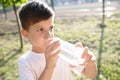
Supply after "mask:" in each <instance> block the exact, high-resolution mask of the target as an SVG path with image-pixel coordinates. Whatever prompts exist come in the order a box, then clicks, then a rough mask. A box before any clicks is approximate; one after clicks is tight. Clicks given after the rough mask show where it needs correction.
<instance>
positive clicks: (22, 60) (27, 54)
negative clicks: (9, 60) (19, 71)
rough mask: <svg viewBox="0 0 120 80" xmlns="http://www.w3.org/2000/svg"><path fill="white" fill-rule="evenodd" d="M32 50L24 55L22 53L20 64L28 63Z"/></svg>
mask: <svg viewBox="0 0 120 80" xmlns="http://www.w3.org/2000/svg"><path fill="white" fill-rule="evenodd" d="M29 54H30V52H27V53H25V54H24V55H22V56H21V57H20V58H19V60H18V64H19V65H20V64H27V63H28V62H29V60H30V55H29Z"/></svg>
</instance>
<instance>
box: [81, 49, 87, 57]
mask: <svg viewBox="0 0 120 80" xmlns="http://www.w3.org/2000/svg"><path fill="white" fill-rule="evenodd" d="M87 53H88V47H85V48H84V50H83V54H82V56H81V57H82V58H85V56H86V55H87Z"/></svg>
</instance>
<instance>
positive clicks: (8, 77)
mask: <svg viewBox="0 0 120 80" xmlns="http://www.w3.org/2000/svg"><path fill="white" fill-rule="evenodd" d="M100 22H101V18H100V17H96V16H84V17H64V16H63V18H60V17H58V18H56V20H55V35H56V36H57V37H60V38H62V39H64V40H66V41H69V42H71V43H76V42H82V43H83V44H84V46H88V47H89V48H90V50H91V51H93V52H94V53H95V55H96V56H97V57H98V49H99V40H100V33H101V29H100V28H99V26H98V24H99V23H100ZM105 23H106V25H107V27H106V28H105V32H104V41H103V53H102V64H101V68H100V70H101V75H100V79H99V80H120V77H119V74H120V63H119V62H120V57H119V56H120V14H115V15H114V16H112V17H110V18H107V19H106V22H105ZM19 47H20V42H19V35H18V29H17V24H16V22H15V21H6V20H0V80H18V65H17V61H18V58H19V57H20V56H21V55H23V54H24V53H25V52H26V51H27V50H29V49H30V48H31V46H30V44H29V42H28V41H24V48H23V50H22V51H20V50H19ZM74 80H89V79H86V78H85V77H83V76H82V77H78V76H76V75H75V74H74Z"/></svg>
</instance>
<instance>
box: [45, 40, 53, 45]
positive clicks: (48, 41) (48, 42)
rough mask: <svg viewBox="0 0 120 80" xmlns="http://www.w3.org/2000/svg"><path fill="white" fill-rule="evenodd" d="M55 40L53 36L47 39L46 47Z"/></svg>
mask: <svg viewBox="0 0 120 80" xmlns="http://www.w3.org/2000/svg"><path fill="white" fill-rule="evenodd" d="M51 41H53V38H48V39H46V47H48V46H49V45H50V42H51Z"/></svg>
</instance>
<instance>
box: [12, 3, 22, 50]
mask: <svg viewBox="0 0 120 80" xmlns="http://www.w3.org/2000/svg"><path fill="white" fill-rule="evenodd" d="M13 9H14V12H15V16H16V21H17V24H18V31H19V36H20V49H21V50H22V48H23V39H22V36H21V33H20V24H19V20H18V16H17V11H16V5H15V3H13Z"/></svg>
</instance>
